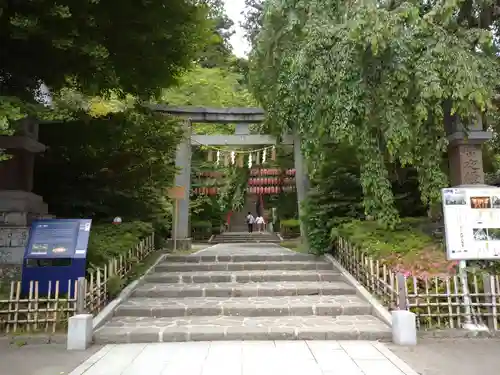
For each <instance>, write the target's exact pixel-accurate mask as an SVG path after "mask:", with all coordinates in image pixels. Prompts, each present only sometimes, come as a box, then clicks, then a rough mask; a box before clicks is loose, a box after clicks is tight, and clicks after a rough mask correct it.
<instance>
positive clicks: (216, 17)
mask: <svg viewBox="0 0 500 375" xmlns="http://www.w3.org/2000/svg"><path fill="white" fill-rule="evenodd" d="M201 3H202V4H204V5H205V6H206V7H207V9H208V19H209V25H210V30H211V36H210V38H208V41H207V43H206V44H205V47H204V48H203V50H201V52H200V56H199V58H198V63H199V65H200V66H202V67H203V68H214V67H222V66H227V65H228V63H229V61H230V60H231V55H232V52H231V51H232V47H231V44H230V38H231V36H232V35H233V34H234V30H233V25H234V22H233V21H232V20H231V19H230V18H229V17H228V16H227V14H226V10H225V8H224V2H223V1H222V0H201Z"/></svg>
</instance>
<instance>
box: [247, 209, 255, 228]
mask: <svg viewBox="0 0 500 375" xmlns="http://www.w3.org/2000/svg"><path fill="white" fill-rule="evenodd" d="M246 222H247V225H248V233H252V232H253V223H254V222H255V219H254V217H253V215H252V213H251V212H249V213H248V215H247V218H246Z"/></svg>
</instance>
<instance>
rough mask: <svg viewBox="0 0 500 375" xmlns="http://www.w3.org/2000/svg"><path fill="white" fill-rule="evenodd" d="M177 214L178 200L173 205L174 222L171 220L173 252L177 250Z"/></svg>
mask: <svg viewBox="0 0 500 375" xmlns="http://www.w3.org/2000/svg"><path fill="white" fill-rule="evenodd" d="M178 212H179V200H178V199H175V205H174V218H173V219H174V220H173V225H174V228H173V229H174V230H173V233H174V248H173V251H174V252H175V251H176V250H177V224H178V223H177V222H178Z"/></svg>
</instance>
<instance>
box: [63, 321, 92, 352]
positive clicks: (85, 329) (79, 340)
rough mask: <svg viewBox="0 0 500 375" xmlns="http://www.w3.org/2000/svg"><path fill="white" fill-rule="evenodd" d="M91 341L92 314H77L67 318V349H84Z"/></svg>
mask: <svg viewBox="0 0 500 375" xmlns="http://www.w3.org/2000/svg"><path fill="white" fill-rule="evenodd" d="M91 343H92V315H91V314H78V315H75V316H72V317H71V318H69V322H68V338H67V346H66V348H67V349H68V350H85V349H87V348H88V347H89V346H90V344H91Z"/></svg>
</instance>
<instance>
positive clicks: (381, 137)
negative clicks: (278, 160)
mask: <svg viewBox="0 0 500 375" xmlns="http://www.w3.org/2000/svg"><path fill="white" fill-rule="evenodd" d="M460 10H461V8H460V5H459V4H457V3H456V2H451V1H445V2H440V3H427V5H425V6H424V4H423V3H416V4H413V3H412V4H409V3H399V2H389V3H370V2H368V3H366V2H363V3H339V2H337V1H331V0H322V1H317V2H301V1H284V0H283V1H273V2H267V3H266V10H265V12H264V14H265V17H264V21H263V27H262V30H261V32H260V34H259V37H258V42H257V48H256V49H255V51H254V54H253V58H252V60H253V63H252V72H253V74H252V84H253V87H254V91H255V94H256V96H257V98H258V100H259V101H260V102H261V103H262V105H263V106H264V108H265V109H266V111H267V114H268V123H269V125H270V127H271V129H273V130H274V131H275V132H277V133H282V132H283V131H285V130H287V131H291V130H292V129H297V130H298V131H299V132H300V134H301V135H302V138H303V140H304V145H303V148H304V152H305V155H306V158H307V161H308V164H309V166H310V170H315V169H321V167H322V165H323V164H324V163H327V162H328V160H329V158H330V152H329V148H328V145H329V144H330V143H331V142H335V143H339V144H345V145H349V146H350V147H352V148H353V150H354V152H355V154H356V156H357V158H358V160H359V162H360V178H361V180H360V181H361V186H362V189H363V197H364V210H365V214H366V215H370V216H373V217H375V218H376V219H378V220H379V221H380V222H381V223H383V224H384V225H387V226H394V225H395V224H396V223H397V222H398V220H399V215H398V211H397V208H396V205H395V199H394V194H393V192H392V186H391V182H390V173H389V170H388V168H387V165H388V163H389V164H395V163H400V164H401V165H402V166H408V165H411V166H414V167H415V169H416V171H417V173H418V181H419V187H420V191H421V199H422V201H423V203H424V204H425V205H430V204H433V203H435V202H437V201H439V199H440V191H439V190H440V188H441V187H443V186H446V184H447V179H446V176H445V174H444V173H443V171H442V169H441V160H442V155H443V153H444V152H445V151H446V148H445V147H446V133H445V129H444V118H445V114H446V113H447V111H450V113H451V114H453V115H454V116H455V117H457V118H460V119H462V121H463V122H464V124H465V126H467V124H469V123H471V122H472V121H475V120H476V119H477V113H478V112H479V113H485V112H486V111H492V112H493V111H496V108H495V107H494V106H493V105H492V98H493V97H494V94H495V88H496V84H497V82H498V72H499V69H498V59H497V57H496V56H495V54H494V53H493V52H494V50H495V48H494V45H493V41H492V35H491V32H490V31H486V30H484V29H480V28H477V27H474V26H471V25H466V26H465V25H463V24H460V23H459V19H458V18H457V14H459V13H460Z"/></svg>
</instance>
